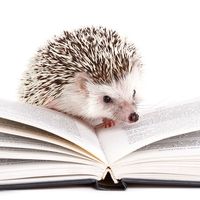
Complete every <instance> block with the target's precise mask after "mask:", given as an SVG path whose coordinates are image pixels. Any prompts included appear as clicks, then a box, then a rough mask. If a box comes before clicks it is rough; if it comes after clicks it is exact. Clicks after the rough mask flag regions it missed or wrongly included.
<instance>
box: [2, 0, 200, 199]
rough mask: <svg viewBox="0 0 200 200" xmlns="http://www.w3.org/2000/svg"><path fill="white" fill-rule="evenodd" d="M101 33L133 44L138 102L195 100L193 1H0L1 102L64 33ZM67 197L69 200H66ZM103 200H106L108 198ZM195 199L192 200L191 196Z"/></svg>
mask: <svg viewBox="0 0 200 200" xmlns="http://www.w3.org/2000/svg"><path fill="white" fill-rule="evenodd" d="M87 25H103V26H106V27H109V28H113V29H116V30H117V31H118V32H120V33H121V34H122V35H125V36H127V38H129V40H132V41H133V42H135V44H136V46H137V47H138V49H139V50H140V54H141V56H142V58H143V62H144V71H145V75H144V85H145V91H146V92H145V100H146V101H147V102H151V105H153V106H154V105H156V106H157V105H162V104H167V103H169V102H174V101H180V100H183V99H190V98H193V97H196V96H200V90H199V85H200V78H199V76H200V57H199V51H200V4H199V2H198V0H196V1H194V0H188V1H184V0H180V1H178V0H176V1H175V0H174V1H170V0H166V1H161V0H157V1H156V0H151V1H148V0H146V1H145V0H137V1H134V0H129V1H128V0H121V1H117V0H115V1H112V0H110V1H109V0H100V1H95V0H85V1H84V0H82V1H81V0H79V1H78V0H70V1H69V0H65V1H60V0H54V1H50V0H47V1H45V0H43V1H42V0H40V1H37V0H32V1H31V0H29V1H25V0H24V1H23V0H18V1H15V0H13V1H11V0H2V1H0V98H4V99H11V100H17V95H16V94H17V88H18V85H19V79H20V77H21V74H22V72H23V71H24V70H25V68H26V65H27V63H28V62H29V59H30V58H31V56H32V55H33V54H34V52H35V51H36V50H37V49H38V47H39V46H41V45H42V44H44V43H45V41H46V40H47V39H50V38H51V37H52V36H53V35H55V34H59V33H60V32H62V31H63V30H64V29H65V30H72V29H74V28H79V27H83V26H87ZM198 193H200V190H199V189H184V188H176V189H175V188H160V189H159V188H131V189H128V190H127V191H126V192H100V191H96V190H93V189H91V188H67V189H53V190H26V191H23V190H22V191H4V192H0V198H1V199H4V200H5V199H21V200H22V199H27V198H28V199H39V198H47V199H55V198H59V199H68V198H71V197H72V198H77V199H78V198H79V199H80V198H83V197H85V198H86V197H87V198H88V199H90V198H91V199H100V198H101V199H103V198H106V197H109V198H110V199H113V198H116V199H117V198H120V199H125V198H128V197H132V198H134V199H137V198H139V199H143V198H145V199H151V198H154V199H161V198H162V199H170V198H174V196H175V195H178V197H177V198H180V199H188V198H192V197H193V196H196V195H198ZM72 195H73V196H72ZM108 195H109V196H108ZM198 196H199V195H198Z"/></svg>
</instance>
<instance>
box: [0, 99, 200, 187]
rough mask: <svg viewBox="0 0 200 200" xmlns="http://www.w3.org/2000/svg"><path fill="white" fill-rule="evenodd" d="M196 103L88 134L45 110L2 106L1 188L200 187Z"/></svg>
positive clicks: (75, 123)
mask: <svg viewBox="0 0 200 200" xmlns="http://www.w3.org/2000/svg"><path fill="white" fill-rule="evenodd" d="M199 169H200V100H194V101H190V102H187V103H182V104H179V105H174V106H170V107H163V108H157V109H155V110H153V111H150V112H148V113H145V114H143V115H140V120H139V121H138V122H136V123H134V124H131V125H128V124H121V125H120V126H117V127H113V128H108V129H99V130H96V131H95V130H93V129H92V128H91V127H88V126H87V125H86V124H84V123H83V122H82V121H79V120H77V119H74V118H72V117H69V116H67V115H65V114H62V113H59V112H56V111H53V110H49V109H46V108H42V107H37V106H33V105H28V104H24V103H19V102H8V101H3V100H2V101H0V189H16V188H33V187H51V186H52V187H54V186H55V187H58V186H66V185H73V184H95V185H96V186H97V187H99V188H103V187H112V186H116V187H119V188H120V187H126V186H127V185H129V184H138V183H140V184H141V183H142V184H143V183H144V184H145V183H148V184H151V183H152V184H172V185H176V184H180V185H188V184H189V185H196V186H199V185H200V170H199Z"/></svg>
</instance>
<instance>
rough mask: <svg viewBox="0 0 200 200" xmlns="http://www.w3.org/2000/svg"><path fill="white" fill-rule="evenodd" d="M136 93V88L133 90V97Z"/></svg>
mask: <svg viewBox="0 0 200 200" xmlns="http://www.w3.org/2000/svg"><path fill="white" fill-rule="evenodd" d="M135 94H136V90H133V98H134V97H135Z"/></svg>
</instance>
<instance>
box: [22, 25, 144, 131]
mask: <svg viewBox="0 0 200 200" xmlns="http://www.w3.org/2000/svg"><path fill="white" fill-rule="evenodd" d="M141 68H142V64H141V61H140V56H139V55H138V53H137V50H136V48H135V46H134V44H133V43H131V42H128V41H127V40H126V39H125V38H123V37H121V36H120V35H119V34H118V33H117V32H116V31H114V30H110V29H107V28H104V27H98V28H95V27H87V28H81V29H77V30H74V31H71V32H69V31H64V32H63V34H62V35H61V36H59V37H58V36H55V37H54V38H53V39H52V40H51V41H49V42H48V43H47V44H46V45H44V47H42V48H40V49H39V50H38V52H37V53H36V55H35V56H34V57H33V59H32V62H31V63H30V65H29V66H28V69H27V70H26V71H25V73H24V75H23V78H22V81H21V85H20V90H19V95H20V99H21V100H22V101H24V102H27V103H30V104H35V105H38V106H45V107H48V108H50V109H54V110H57V111H60V112H63V113H67V114H70V115H73V116H75V117H79V118H82V119H83V120H86V121H87V122H89V123H91V124H94V122H95V121H98V120H101V121H102V123H101V125H102V126H104V127H106V128H107V127H112V126H114V125H115V124H118V123H120V122H128V123H133V122H136V121H137V120H138V119H139V115H138V114H137V111H136V109H137V103H138V98H137V92H138V91H137V89H138V81H140V75H141Z"/></svg>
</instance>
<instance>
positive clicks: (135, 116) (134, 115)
mask: <svg viewBox="0 0 200 200" xmlns="http://www.w3.org/2000/svg"><path fill="white" fill-rule="evenodd" d="M128 120H129V122H130V123H133V122H136V121H138V120H139V115H138V114H137V113H136V112H133V113H131V114H130V115H129V117H128Z"/></svg>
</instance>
